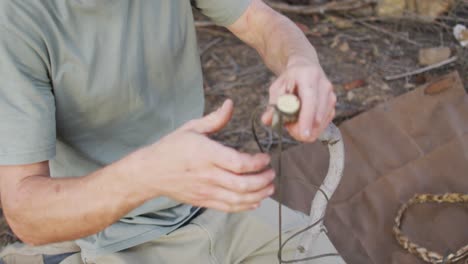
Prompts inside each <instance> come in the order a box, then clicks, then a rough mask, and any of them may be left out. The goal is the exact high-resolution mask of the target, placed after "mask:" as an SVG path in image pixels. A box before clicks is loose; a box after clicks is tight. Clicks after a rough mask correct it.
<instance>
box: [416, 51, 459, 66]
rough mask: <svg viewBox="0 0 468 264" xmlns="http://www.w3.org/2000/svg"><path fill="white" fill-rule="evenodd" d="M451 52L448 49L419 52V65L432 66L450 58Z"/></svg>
mask: <svg viewBox="0 0 468 264" xmlns="http://www.w3.org/2000/svg"><path fill="white" fill-rule="evenodd" d="M451 53H452V52H451V50H450V48H448V47H435V48H425V49H420V50H419V64H420V65H423V66H428V65H433V64H436V63H439V62H441V61H444V60H446V59H448V58H449V57H450V54H451Z"/></svg>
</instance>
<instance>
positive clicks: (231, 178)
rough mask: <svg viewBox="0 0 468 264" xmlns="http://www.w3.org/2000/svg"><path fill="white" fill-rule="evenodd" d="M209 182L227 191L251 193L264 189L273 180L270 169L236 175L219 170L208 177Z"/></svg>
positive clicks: (273, 174) (273, 173)
mask: <svg viewBox="0 0 468 264" xmlns="http://www.w3.org/2000/svg"><path fill="white" fill-rule="evenodd" d="M209 177H210V178H209V181H210V182H211V183H212V184H216V185H218V186H220V187H223V188H225V189H227V190H230V191H233V192H236V193H251V192H256V191H259V190H262V189H264V188H266V187H267V186H268V185H269V184H271V182H272V181H273V179H274V178H275V172H274V171H273V170H272V169H269V170H265V171H262V172H259V173H256V174H250V175H237V174H233V173H230V172H227V171H223V170H221V169H219V170H215V171H213V172H212V173H211V174H210V175H209Z"/></svg>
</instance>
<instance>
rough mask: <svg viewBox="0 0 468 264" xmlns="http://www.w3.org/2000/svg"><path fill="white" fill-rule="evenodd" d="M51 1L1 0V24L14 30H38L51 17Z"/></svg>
mask: <svg viewBox="0 0 468 264" xmlns="http://www.w3.org/2000/svg"><path fill="white" fill-rule="evenodd" d="M51 2H54V1H50V0H49V1H48V0H34V1H14V0H0V26H1V27H2V28H4V29H8V30H13V31H17V30H20V31H33V30H37V29H39V28H41V27H42V26H44V22H45V21H46V20H47V19H48V18H49V17H50V14H51V12H50V9H51V8H52V4H51Z"/></svg>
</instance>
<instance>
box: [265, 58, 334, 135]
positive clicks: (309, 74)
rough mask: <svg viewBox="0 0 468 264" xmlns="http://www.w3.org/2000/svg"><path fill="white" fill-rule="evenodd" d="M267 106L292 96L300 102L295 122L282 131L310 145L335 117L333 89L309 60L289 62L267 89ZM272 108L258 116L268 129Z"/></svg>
mask: <svg viewBox="0 0 468 264" xmlns="http://www.w3.org/2000/svg"><path fill="white" fill-rule="evenodd" d="M269 92H270V98H269V104H276V101H277V99H278V97H279V96H280V95H282V94H285V93H293V94H296V95H298V96H299V98H300V100H301V110H300V113H299V118H298V121H297V122H295V123H291V124H287V125H286V127H287V129H288V131H289V133H290V134H291V136H293V137H294V138H295V139H297V140H300V141H305V142H312V141H315V140H316V139H317V137H318V136H319V135H320V133H322V131H323V130H324V129H325V128H326V127H327V126H328V124H329V123H330V122H331V121H332V119H333V117H334V116H335V104H336V95H335V93H334V92H333V85H332V84H331V83H330V81H329V80H328V78H327V77H326V75H325V73H324V71H323V70H322V67H321V66H320V64H319V63H318V62H315V61H311V60H310V59H309V58H297V59H291V60H290V63H288V65H287V67H286V69H285V70H284V71H283V72H282V73H281V74H280V75H279V77H278V78H277V79H276V80H275V81H274V82H273V84H272V85H271V86H270V91H269ZM273 111H274V109H273V108H272V107H269V108H268V109H267V110H266V112H265V113H264V114H263V116H262V121H263V122H264V123H265V124H267V125H269V124H271V122H272V118H273Z"/></svg>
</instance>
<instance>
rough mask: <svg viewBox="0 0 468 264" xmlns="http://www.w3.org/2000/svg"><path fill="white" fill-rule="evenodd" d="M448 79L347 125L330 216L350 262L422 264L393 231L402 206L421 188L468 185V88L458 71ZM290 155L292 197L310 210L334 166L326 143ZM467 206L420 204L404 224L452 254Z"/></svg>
mask: <svg viewBox="0 0 468 264" xmlns="http://www.w3.org/2000/svg"><path fill="white" fill-rule="evenodd" d="M444 80H445V81H442V82H441V83H451V85H450V88H449V89H448V90H446V91H444V92H442V93H440V94H436V95H427V94H425V93H424V89H425V87H420V88H418V89H416V90H414V91H412V92H409V93H407V94H405V95H402V96H401V97H398V98H396V99H395V100H392V101H390V102H387V103H384V104H382V105H379V106H377V107H375V108H374V109H372V110H370V111H368V112H366V113H363V114H361V115H359V116H357V117H356V118H353V119H351V120H349V121H347V122H345V123H343V124H342V125H341V127H340V129H341V132H342V134H343V138H344V143H345V149H346V163H345V170H344V176H343V180H342V182H341V184H340V186H339V187H338V189H337V191H336V193H335V195H334V196H333V197H332V200H331V204H330V205H329V207H328V210H327V215H326V218H325V224H326V226H327V228H328V236H329V237H330V239H331V240H332V241H333V243H334V244H335V246H336V248H337V249H338V250H339V252H340V253H341V255H342V256H343V258H344V259H345V260H346V262H347V263H348V264H390V263H392V264H393V263H395V264H396V263H398V264H401V263H414V264H416V263H421V264H422V263H423V262H422V261H421V260H419V259H418V258H416V257H414V256H413V255H411V254H409V253H408V252H406V251H405V250H403V249H402V248H401V247H400V246H399V245H398V244H397V242H396V240H395V238H394V236H393V234H392V226H393V225H394V219H395V216H396V213H397V210H398V208H399V207H400V205H401V204H402V203H404V202H406V201H407V200H408V199H409V198H411V197H412V196H413V195H414V194H415V193H433V194H438V193H446V192H461V193H466V192H468V178H467V171H468V96H467V95H466V94H465V90H464V89H463V85H462V84H461V81H460V78H459V76H458V74H457V73H452V74H449V75H447V76H445V78H444ZM434 85H437V84H434ZM283 157H284V159H285V161H284V162H283V164H285V165H284V169H285V172H286V173H285V177H284V178H285V182H284V190H285V193H286V195H284V196H286V198H285V202H286V204H287V205H289V206H291V207H292V208H294V209H296V210H301V211H303V212H308V210H309V208H310V201H311V197H313V193H314V192H315V191H314V187H313V186H312V184H316V185H317V184H320V182H321V181H322V180H323V177H324V175H325V173H326V170H327V160H328V154H327V152H326V149H325V148H323V146H320V144H314V145H304V146H299V147H297V148H293V149H290V150H288V151H287V153H285V154H283ZM304 193H311V194H312V195H311V196H310V197H305V196H304V195H303V194H304ZM467 212H468V207H467V206H466V205H464V204H463V205H447V204H432V205H425V204H423V205H417V206H414V207H411V208H410V209H409V210H408V211H407V212H406V214H405V217H404V219H403V232H405V234H407V235H408V236H409V237H410V239H411V240H412V241H414V242H416V243H419V244H421V245H425V246H427V247H428V248H430V249H432V250H435V251H437V252H440V253H441V254H446V253H448V252H447V251H454V250H457V249H458V248H460V247H461V246H463V245H465V244H466V243H468V228H466V223H467V222H468V213H467Z"/></svg>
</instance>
